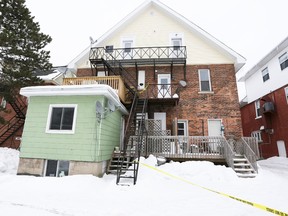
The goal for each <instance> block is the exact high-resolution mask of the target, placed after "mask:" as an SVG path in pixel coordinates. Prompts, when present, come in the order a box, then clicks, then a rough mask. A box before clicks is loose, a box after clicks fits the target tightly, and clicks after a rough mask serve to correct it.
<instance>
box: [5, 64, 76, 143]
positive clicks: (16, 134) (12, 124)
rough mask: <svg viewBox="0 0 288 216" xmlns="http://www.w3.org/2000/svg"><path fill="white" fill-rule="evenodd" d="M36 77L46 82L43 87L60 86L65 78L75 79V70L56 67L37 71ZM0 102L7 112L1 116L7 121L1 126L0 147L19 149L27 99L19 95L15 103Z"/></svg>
mask: <svg viewBox="0 0 288 216" xmlns="http://www.w3.org/2000/svg"><path fill="white" fill-rule="evenodd" d="M35 75H36V76H37V77H39V78H40V79H42V80H43V81H44V82H43V85H59V84H61V83H62V81H63V77H74V74H73V70H69V69H68V68H67V67H66V66H61V67H54V68H52V69H51V70H48V71H35ZM0 91H1V89H0ZM0 102H1V104H0V106H1V107H2V108H4V111H5V112H4V111H2V112H1V116H3V118H4V119H5V121H6V123H5V124H0V147H9V148H14V149H18V148H19V146H20V142H21V137H22V131H23V125H24V122H25V114H26V109H27V103H26V98H25V97H24V96H21V95H19V96H17V97H16V98H15V101H13V102H12V101H10V102H8V101H6V100H5V98H1V97H0Z"/></svg>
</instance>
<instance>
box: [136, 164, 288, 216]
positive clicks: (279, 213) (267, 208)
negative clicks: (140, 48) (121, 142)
mask: <svg viewBox="0 0 288 216" xmlns="http://www.w3.org/2000/svg"><path fill="white" fill-rule="evenodd" d="M140 164H141V165H143V166H146V167H148V168H150V169H153V170H155V171H157V172H160V173H162V174H164V175H167V176H170V177H171V178H174V179H178V180H180V181H183V182H186V183H188V184H191V185H194V186H197V187H200V188H203V189H205V190H208V191H211V192H213V193H217V194H220V195H222V196H226V197H229V198H231V199H234V200H237V201H239V202H242V203H245V204H248V205H250V206H253V207H255V208H258V209H261V210H264V211H267V212H270V213H273V214H275V215H281V216H288V213H285V212H282V211H279V210H276V209H273V208H269V207H267V206H264V205H261V204H258V203H253V202H250V201H246V200H244V199H240V198H237V197H234V196H231V195H228V194H225V193H222V192H218V191H215V190H212V189H209V188H206V187H203V186H201V185H197V184H195V183H193V182H190V181H188V180H186V179H183V178H181V177H178V176H175V175H172V174H170V173H168V172H165V171H163V170H160V169H157V168H156V167H153V166H150V165H148V164H144V163H141V162H140Z"/></svg>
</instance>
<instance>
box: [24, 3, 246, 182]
mask: <svg viewBox="0 0 288 216" xmlns="http://www.w3.org/2000/svg"><path fill="white" fill-rule="evenodd" d="M244 64H245V59H244V58H243V57H242V56H241V55H239V54H238V53H236V52H235V51H233V50H232V49H231V48H229V47H228V46H226V45H224V44H223V43H221V42H220V41H218V40H217V39H215V38H214V37H213V36H211V35H210V34H208V33H207V32H205V31H204V30H202V29H201V28H199V27H198V26H197V25H195V24H194V23H192V22H190V21H189V20H187V19H186V18H184V17H183V16H181V15H180V14H178V13H176V12H175V11H173V10H172V9H170V8H169V7H167V6H166V5H164V4H162V3H161V2H159V1H157V0H152V1H145V3H143V4H142V5H140V6H139V7H138V8H137V9H136V10H134V11H133V12H132V13H130V14H129V15H128V16H127V17H126V18H124V19H123V20H122V21H120V22H119V23H118V24H117V25H116V26H114V27H113V28H112V29H111V30H109V31H108V32H107V33H105V34H104V35H103V36H102V37H100V38H99V39H98V40H97V41H96V42H95V43H93V44H91V46H89V47H88V48H87V49H86V50H85V51H84V52H82V53H81V54H79V55H78V56H77V57H76V58H75V59H74V60H73V61H72V62H71V63H70V64H69V65H68V68H73V69H74V70H75V71H76V75H77V78H71V79H68V78H66V79H64V84H65V85H68V86H72V87H70V88H75V92H73V94H72V95H73V97H71V98H69V97H68V95H66V96H65V98H64V97H62V96H61V95H57V94H55V96H53V97H51V99H50V97H46V96H44V95H45V92H43V91H42V90H41V89H39V94H38V96H36V95H35V96H33V97H31V96H30V104H31V107H32V108H31V111H30V104H29V107H28V115H27V117H28V123H27V124H26V125H25V129H24V134H23V140H22V144H21V146H22V147H21V153H20V158H21V160H20V164H21V163H22V162H23V163H24V162H25V165H21V169H22V168H23V169H22V170H21V172H30V173H31V171H33V172H32V173H34V174H35V173H37V174H40V173H42V174H44V175H46V174H47V172H49V169H48V167H49V163H50V161H53V163H54V171H55V172H56V170H57V167H59V166H60V164H61V163H62V162H61V161H66V162H65V163H70V167H69V171H68V172H69V174H73V173H76V172H79V173H83V172H86V171H87V173H92V174H95V170H92V168H93V166H94V165H95V166H98V168H99V167H101V168H103V167H104V166H106V165H107V166H109V163H111V161H110V162H109V160H110V159H111V157H112V158H113V157H118V159H117V160H118V163H119V161H121V160H122V157H120V156H117V151H116V152H114V153H113V148H111V147H113V146H114V147H115V148H116V149H118V148H120V151H121V152H124V154H125V157H126V156H127V155H129V157H130V156H132V155H133V154H134V153H135V152H139V155H143V156H147V155H149V154H150V153H151V154H154V155H164V156H166V157H170V158H174V159H175V158H176V157H177V159H181V158H182V159H183V158H184V159H202V160H203V159H206V160H212V161H213V160H214V161H217V160H218V159H219V160H221V161H225V159H227V156H228V153H227V148H228V147H227V146H228V144H227V141H226V139H225V137H227V138H229V139H231V138H234V139H240V138H241V137H242V127H241V116H240V107H239V102H238V94H237V87H236V75H235V74H236V73H237V72H238V71H239V70H240V69H241V68H242V66H243V65H244ZM99 84H105V85H109V86H111V87H113V89H114V90H115V93H116V94H117V95H118V96H119V100H120V101H121V104H123V105H124V106H125V107H126V108H127V110H128V111H129V116H127V117H126V118H125V125H124V123H123V125H122V124H121V126H122V127H121V128H119V131H118V132H117V133H116V132H115V135H117V137H118V138H119V139H118V140H119V142H116V141H113V143H112V141H111V143H109V142H105V145H107V147H104V146H101V147H100V146H99V143H97V141H96V140H97V139H98V138H99V139H100V140H99V142H102V138H100V137H97V135H94V136H91V133H92V134H93V133H96V132H95V128H93V127H87V126H86V127H84V124H83V123H81V122H82V121H84V119H82V117H83V118H84V113H86V114H87V115H88V116H89V117H87V118H85V121H84V122H87V125H90V126H91V125H94V126H95V125H97V124H98V123H97V121H96V116H97V109H98V108H97V104H96V101H97V100H99V99H98V97H100V95H101V92H100V93H99V94H98V93H97V91H95V92H94V94H95V95H97V96H98V97H92V98H91V100H90V101H89V102H85V103H84V101H85V98H86V96H85V94H83V95H81V92H79V95H77V89H79V90H80V89H81V86H83V85H84V86H83V87H82V88H84V89H85V86H86V87H87V88H88V87H89V86H90V88H92V87H93V86H94V87H93V88H96V86H97V85H99ZM65 85H63V88H64V89H65V88H66V86H65ZM77 85H79V86H80V87H79V86H77ZM24 91H25V89H24ZM35 91H36V90H35ZM51 92H53V90H52V89H51ZM23 95H27V96H29V94H27V93H25V92H23ZM74 95H75V96H74ZM76 95H77V97H76ZM33 98H35V99H33ZM47 98H49V100H47ZM103 98H105V97H103ZM36 99H37V100H36ZM59 103H60V104H61V105H62V106H63V107H65V106H66V105H69V104H74V105H75V106H76V105H77V106H78V108H79V109H78V110H77V112H78V114H77V122H76V128H75V133H73V134H70V135H65V134H52V135H51V134H47V130H46V129H47V125H49V124H50V123H49V122H50V119H49V118H50V114H48V113H50V112H49V107H51V106H52V107H53V106H54V105H55V104H56V105H57V104H59ZM101 104H102V106H106V105H105V102H103V103H101ZM98 105H99V104H98ZM85 106H87V107H86V108H85V109H84V107H85ZM119 106H120V104H119ZM80 107H82V108H81V109H80ZM36 108H39V112H35V109H36ZM94 108H95V109H96V110H95V109H94ZM123 110H124V109H123ZM75 112H76V110H75ZM120 113H121V112H120V111H119V115H118V117H119V118H118V119H117V121H116V122H117V126H118V123H119V119H120ZM121 114H122V115H123V114H125V112H124V111H123V112H122V113H121ZM30 119H33V121H34V119H41V122H38V123H37V125H33V124H32V120H30ZM88 120H89V121H88ZM103 122H104V121H103ZM107 124H108V122H107ZM109 124H110V126H111V128H112V126H113V125H114V123H113V122H110V123H109ZM29 125H30V126H29ZM144 126H145V127H144ZM26 127H28V128H26ZM45 128H46V129H45ZM119 132H120V133H119ZM103 133H104V131H103ZM107 133H108V132H107ZM113 133H114V132H113ZM32 134H33V136H34V137H33V138H32V137H30V136H31V135H32ZM96 134H97V133H96ZM121 134H123V136H121ZM36 136H37V137H38V138H37V137H36ZM68 137H69V139H68ZM73 137H75V139H74V138H73ZM87 137H88V138H87ZM92 137H93V138H92ZM121 137H122V138H121ZM44 138H45V142H44V143H43V139H44ZM70 140H73V141H70ZM71 142H72V144H71ZM103 142H104V141H103ZM89 148H90V149H92V150H91V152H89V151H88V150H89ZM102 148H103V149H105V154H103V152H101V150H102ZM137 148H138V149H137ZM22 149H23V151H22ZM57 149H61V150H60V152H61V153H60V154H58V153H56V152H57ZM65 149H66V151H65ZM83 149H84V150H83ZM230 150H231V149H230ZM106 151H107V152H106ZM108 151H110V152H108ZM127 151H129V153H127ZM70 152H72V154H70ZM82 153H83V154H82ZM109 153H110V158H109V157H108V155H109ZM94 154H97V155H99V157H96V158H95V157H94V156H93V155H94ZM229 154H230V156H231V157H230V159H231V160H232V158H233V155H234V153H233V152H232V150H231V153H229ZM139 155H138V156H139ZM102 156H103V157H102ZM138 156H137V157H138ZM127 157H128V156H127ZM117 160H116V161H117ZM231 160H230V161H231ZM80 162H82V163H83V162H85V163H86V164H85V166H86V165H87V163H89V164H90V165H91V170H90V171H88V170H85V171H83V172H81V171H79V169H76V170H77V171H75V169H74V165H75V164H77V163H80ZM35 164H36V165H35ZM57 164H58V165H57ZM96 164H97V165H96ZM34 165H35V166H36V167H37V171H36V172H34V171H35V166H34ZM135 166H138V164H135ZM135 166H134V167H135ZM80 167H82V165H81V166H80ZM88 167H89V166H88ZM121 167H122V166H121ZM121 169H122V168H121ZM99 170H100V168H99V169H98V171H99ZM137 170H138V168H137ZM103 172H104V170H102V173H98V172H97V175H99V176H101V175H102V174H103ZM119 173H120V174H121V173H122V171H119V172H118V174H119ZM135 173H137V171H135V172H134V174H135ZM136 175H137V174H136ZM135 178H137V177H135ZM117 182H118V180H117ZM134 183H135V179H134Z"/></svg>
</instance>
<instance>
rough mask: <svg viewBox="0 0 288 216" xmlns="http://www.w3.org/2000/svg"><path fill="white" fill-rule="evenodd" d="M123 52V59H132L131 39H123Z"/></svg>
mask: <svg viewBox="0 0 288 216" xmlns="http://www.w3.org/2000/svg"><path fill="white" fill-rule="evenodd" d="M122 44H123V47H124V50H123V59H132V58H133V50H132V48H133V39H124V40H123V41H122Z"/></svg>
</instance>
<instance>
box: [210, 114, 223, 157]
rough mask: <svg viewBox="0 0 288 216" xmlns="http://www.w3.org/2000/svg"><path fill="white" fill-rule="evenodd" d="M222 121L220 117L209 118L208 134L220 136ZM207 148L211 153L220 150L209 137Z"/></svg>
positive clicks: (217, 144)
mask: <svg viewBox="0 0 288 216" xmlns="http://www.w3.org/2000/svg"><path fill="white" fill-rule="evenodd" d="M221 126H222V121H221V119H209V120H208V136H222V131H221ZM208 146H209V150H210V151H211V152H212V153H219V152H220V145H219V143H217V142H214V139H209V144H208Z"/></svg>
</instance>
